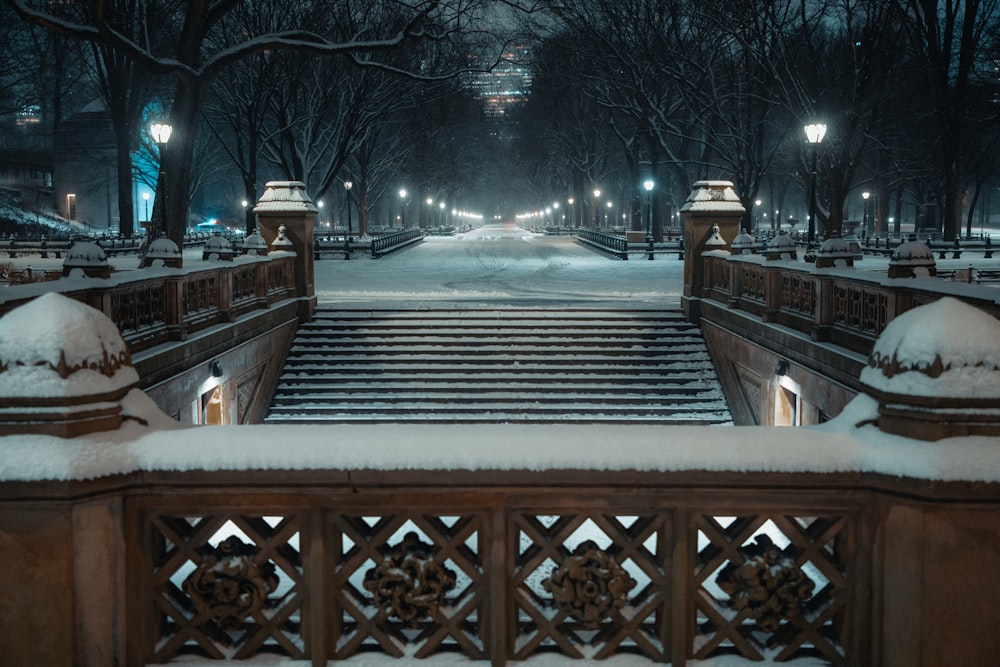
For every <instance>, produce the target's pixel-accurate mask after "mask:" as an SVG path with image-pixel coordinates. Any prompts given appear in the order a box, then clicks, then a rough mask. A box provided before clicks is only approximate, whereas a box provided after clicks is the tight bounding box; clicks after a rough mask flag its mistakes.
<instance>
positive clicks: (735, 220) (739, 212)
mask: <svg viewBox="0 0 1000 667" xmlns="http://www.w3.org/2000/svg"><path fill="white" fill-rule="evenodd" d="M745 213H746V209H745V208H744V207H743V204H742V203H741V202H740V198H739V197H737V196H736V192H735V191H734V190H733V184H732V183H731V182H729V181H698V182H697V183H695V184H694V185H693V186H692V189H691V194H690V195H688V198H687V201H685V202H684V205H683V206H681V210H680V214H681V222H682V224H683V225H684V248H685V250H686V252H685V255H684V295H683V296H682V297H681V307H682V308H683V309H684V316H685V317H687V318H688V320H690V321H691V322H697V321H698V319H699V317H700V314H699V305H698V304H699V301H700V300H701V290H702V284H703V282H704V268H703V265H704V263H703V262H702V259H701V254H702V252H704V251H705V250H706V247H705V242H706V241H708V239H709V238H710V237H711V236H712V228H713V227H718V228H719V233H720V235H721V236H722V238H723V239H724V240H725V241H726V243H727V244H731V243H732V242H733V239H735V238H736V235H737V234H739V232H740V220H741V219H742V218H743V215H744V214H745ZM710 249H711V250H723V249H724V248H718V247H713V248H710Z"/></svg>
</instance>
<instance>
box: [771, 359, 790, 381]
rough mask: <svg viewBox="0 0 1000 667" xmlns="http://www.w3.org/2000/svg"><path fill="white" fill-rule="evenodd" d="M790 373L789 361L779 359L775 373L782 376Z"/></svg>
mask: <svg viewBox="0 0 1000 667" xmlns="http://www.w3.org/2000/svg"><path fill="white" fill-rule="evenodd" d="M787 373H788V362H787V361H785V360H784V359H780V360H778V365H777V366H775V367H774V374H775V375H777V376H778V377H782V376H783V375H786V374H787Z"/></svg>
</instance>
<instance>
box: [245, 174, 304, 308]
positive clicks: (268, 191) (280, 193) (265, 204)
mask: <svg viewBox="0 0 1000 667" xmlns="http://www.w3.org/2000/svg"><path fill="white" fill-rule="evenodd" d="M316 210H317V209H316V205H315V204H314V203H313V201H312V199H311V198H310V197H309V195H308V194H307V193H306V185H305V183H303V182H302V181H270V182H269V183H267V185H265V186H264V194H262V195H261V196H260V200H259V201H258V202H257V205H256V206H254V209H253V212H254V213H255V214H256V215H257V228H258V229H259V230H260V233H261V236H263V237H264V239H266V240H267V243H268V249H269V251H271V252H277V251H282V250H288V247H287V246H285V247H278V246H275V241H276V240H277V239H278V238H279V234H278V231H279V229H280V228H282V227H284V231H285V237H286V238H287V239H288V241H290V242H291V249H292V252H294V253H295V290H296V293H297V294H298V298H299V300H300V306H299V320H300V321H302V322H307V321H309V320H311V319H312V316H313V313H314V312H315V311H316V289H315V280H314V273H313V271H314V269H313V226H314V225H315V222H316Z"/></svg>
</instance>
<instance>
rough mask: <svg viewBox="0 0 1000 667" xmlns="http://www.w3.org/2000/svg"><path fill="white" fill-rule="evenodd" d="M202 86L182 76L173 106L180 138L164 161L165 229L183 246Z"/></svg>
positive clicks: (172, 118) (172, 115) (175, 129)
mask: <svg viewBox="0 0 1000 667" xmlns="http://www.w3.org/2000/svg"><path fill="white" fill-rule="evenodd" d="M201 94H202V85H201V83H200V82H199V81H194V80H190V79H184V78H181V79H179V80H178V83H177V92H176V94H175V95H174V104H173V107H171V109H170V123H171V125H172V126H173V134H172V135H171V138H176V139H180V141H174V142H172V143H168V144H167V149H166V151H165V155H164V157H163V159H162V160H161V163H160V170H161V175H164V174H163V172H164V171H165V172H166V173H165V176H166V178H165V179H164V181H165V182H164V188H165V190H166V196H165V197H164V200H165V203H166V207H167V208H166V211H165V218H164V228H165V229H166V235H167V237H168V238H169V239H170V240H171V241H173V242H174V243H176V244H177V247H178V248H180V247H182V246H183V242H184V233H185V231H186V230H187V219H188V202H189V197H190V187H191V163H192V160H193V156H194V134H195V130H196V128H197V124H198V111H199V107H200V104H201Z"/></svg>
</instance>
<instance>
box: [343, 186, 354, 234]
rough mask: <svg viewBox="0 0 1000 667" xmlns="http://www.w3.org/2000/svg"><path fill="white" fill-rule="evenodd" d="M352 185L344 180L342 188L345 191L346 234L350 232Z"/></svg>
mask: <svg viewBox="0 0 1000 667" xmlns="http://www.w3.org/2000/svg"><path fill="white" fill-rule="evenodd" d="M353 187H354V183H351V182H350V181H344V190H346V191H347V234H348V236H350V234H351V188H353Z"/></svg>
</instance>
